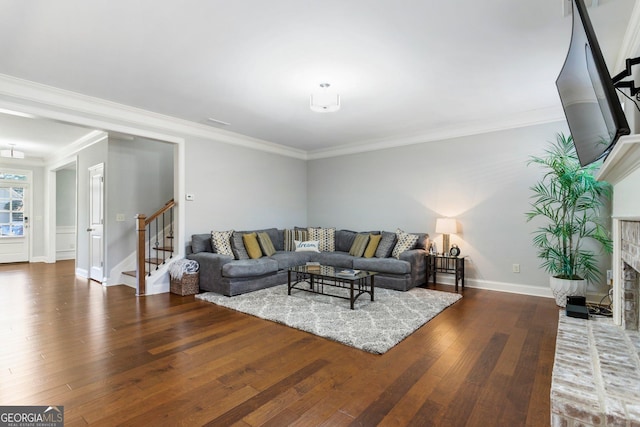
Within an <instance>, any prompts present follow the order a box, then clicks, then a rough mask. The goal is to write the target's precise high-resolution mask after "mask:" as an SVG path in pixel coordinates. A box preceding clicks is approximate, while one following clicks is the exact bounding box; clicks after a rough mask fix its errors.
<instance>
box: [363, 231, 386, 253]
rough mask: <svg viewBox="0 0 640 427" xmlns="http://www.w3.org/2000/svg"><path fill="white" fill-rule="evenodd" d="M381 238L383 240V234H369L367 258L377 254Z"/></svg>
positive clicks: (365, 251)
mask: <svg viewBox="0 0 640 427" xmlns="http://www.w3.org/2000/svg"><path fill="white" fill-rule="evenodd" d="M380 240H382V234H370V235H369V244H367V248H366V249H365V250H364V257H365V258H373V256H374V255H375V254H376V249H378V245H379V244H380Z"/></svg>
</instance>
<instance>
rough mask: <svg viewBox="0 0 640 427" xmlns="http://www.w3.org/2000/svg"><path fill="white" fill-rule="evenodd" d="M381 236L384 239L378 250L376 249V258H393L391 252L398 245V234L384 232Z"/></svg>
mask: <svg viewBox="0 0 640 427" xmlns="http://www.w3.org/2000/svg"><path fill="white" fill-rule="evenodd" d="M380 235H381V236H382V239H381V240H380V244H379V245H378V249H376V258H388V257H390V256H391V252H392V251H393V248H394V247H395V245H396V239H397V237H396V233H391V232H389V231H383V232H382V233H380Z"/></svg>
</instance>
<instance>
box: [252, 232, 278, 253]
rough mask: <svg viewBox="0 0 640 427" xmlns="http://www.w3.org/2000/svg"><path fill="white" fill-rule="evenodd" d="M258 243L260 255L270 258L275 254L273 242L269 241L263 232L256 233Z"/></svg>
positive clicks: (269, 238)
mask: <svg viewBox="0 0 640 427" xmlns="http://www.w3.org/2000/svg"><path fill="white" fill-rule="evenodd" d="M257 236H258V243H259V244H260V249H262V253H263V254H264V255H265V256H271V255H273V254H275V253H276V248H275V247H274V246H273V242H272V241H271V237H269V233H267V232H265V231H261V232H259V233H257Z"/></svg>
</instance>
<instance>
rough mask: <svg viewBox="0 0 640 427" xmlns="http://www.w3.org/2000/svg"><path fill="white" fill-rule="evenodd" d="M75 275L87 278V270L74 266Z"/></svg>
mask: <svg viewBox="0 0 640 427" xmlns="http://www.w3.org/2000/svg"><path fill="white" fill-rule="evenodd" d="M76 276H80V277H82V278H83V279H88V278H89V271H88V270H87V269H84V268H76Z"/></svg>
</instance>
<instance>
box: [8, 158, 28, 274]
mask: <svg viewBox="0 0 640 427" xmlns="http://www.w3.org/2000/svg"><path fill="white" fill-rule="evenodd" d="M0 170H2V171H3V172H9V173H15V174H18V175H27V181H26V183H25V187H26V190H27V197H26V200H27V210H26V211H23V216H24V217H25V218H29V224H28V225H29V226H28V228H27V231H26V233H27V245H28V246H29V247H28V251H27V262H31V261H32V259H33V231H32V229H33V225H32V224H34V223H35V221H34V220H33V219H34V218H33V217H32V216H31V212H32V211H33V191H34V182H33V171H32V170H29V169H18V168H15V167H11V166H7V165H0Z"/></svg>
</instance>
